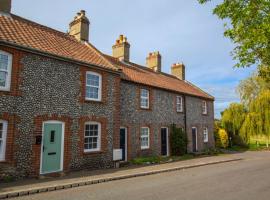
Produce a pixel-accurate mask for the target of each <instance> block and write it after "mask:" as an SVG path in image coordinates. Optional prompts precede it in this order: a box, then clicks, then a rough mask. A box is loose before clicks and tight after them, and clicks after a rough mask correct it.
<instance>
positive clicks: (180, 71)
mask: <svg viewBox="0 0 270 200" xmlns="http://www.w3.org/2000/svg"><path fill="white" fill-rule="evenodd" d="M185 68H186V67H185V65H184V64H183V63H175V64H173V65H172V67H171V74H172V75H174V76H176V77H177V78H179V79H180V80H185V73H186V72H185Z"/></svg>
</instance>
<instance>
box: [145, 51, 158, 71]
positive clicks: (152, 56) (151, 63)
mask: <svg viewBox="0 0 270 200" xmlns="http://www.w3.org/2000/svg"><path fill="white" fill-rule="evenodd" d="M146 66H147V67H148V68H150V69H152V70H154V71H156V72H161V55H160V53H159V51H157V52H153V53H149V55H148V57H147V58H146Z"/></svg>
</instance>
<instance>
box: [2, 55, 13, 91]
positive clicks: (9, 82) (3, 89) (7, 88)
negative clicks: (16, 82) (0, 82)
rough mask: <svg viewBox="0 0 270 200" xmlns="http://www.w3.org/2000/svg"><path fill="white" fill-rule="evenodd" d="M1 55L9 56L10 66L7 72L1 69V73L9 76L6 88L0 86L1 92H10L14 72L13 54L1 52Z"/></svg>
mask: <svg viewBox="0 0 270 200" xmlns="http://www.w3.org/2000/svg"><path fill="white" fill-rule="evenodd" d="M0 54H2V55H6V56H8V66H7V70H4V69H0V71H4V72H7V74H8V75H7V79H6V83H5V87H3V86H0V90H1V91H10V84H11V71H12V54H10V53H7V52H5V51H1V50H0Z"/></svg>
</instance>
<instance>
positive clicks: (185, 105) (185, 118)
mask: <svg viewBox="0 0 270 200" xmlns="http://www.w3.org/2000/svg"><path fill="white" fill-rule="evenodd" d="M184 121H185V134H186V137H187V138H188V133H187V103H186V95H184ZM187 149H188V142H187V146H186V153H187Z"/></svg>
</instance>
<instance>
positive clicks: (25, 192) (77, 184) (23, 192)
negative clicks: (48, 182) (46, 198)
mask: <svg viewBox="0 0 270 200" xmlns="http://www.w3.org/2000/svg"><path fill="white" fill-rule="evenodd" d="M240 160H243V158H236V159H226V160H220V161H213V162H201V163H198V164H194V165H184V166H180V167H172V168H167V169H160V170H152V171H148V172H140V173H134V174H127V175H121V176H112V177H107V178H101V179H93V180H85V181H77V182H72V183H67V184H57V185H53V186H47V187H40V188H32V189H26V190H18V191H13V192H5V193H0V199H7V198H13V197H18V196H26V195H32V194H37V193H43V192H50V191H55V190H63V189H68V188H75V187H80V186H85V185H93V184H98V183H103V182H109V181H116V180H121V179H128V178H133V177H140V176H147V175H152V174H160V173H164V172H171V171H177V170H182V169H189V168H195V167H201V166H206V165H214V164H220V163H227V162H234V161H240Z"/></svg>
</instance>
